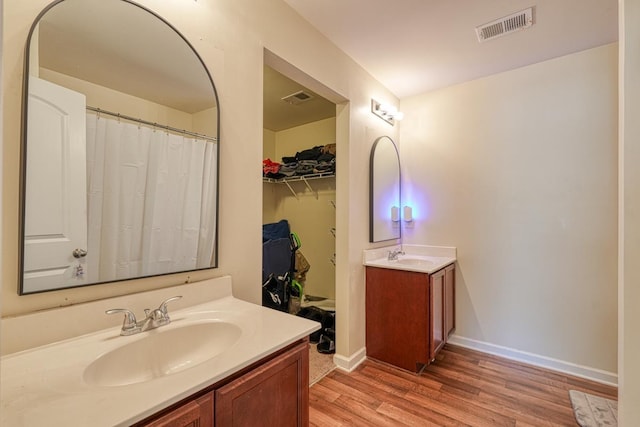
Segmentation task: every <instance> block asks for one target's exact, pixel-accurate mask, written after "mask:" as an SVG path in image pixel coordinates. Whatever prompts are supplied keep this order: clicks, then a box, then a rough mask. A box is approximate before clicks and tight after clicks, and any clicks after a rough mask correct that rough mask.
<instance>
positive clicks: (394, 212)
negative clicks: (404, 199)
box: [391, 206, 400, 222]
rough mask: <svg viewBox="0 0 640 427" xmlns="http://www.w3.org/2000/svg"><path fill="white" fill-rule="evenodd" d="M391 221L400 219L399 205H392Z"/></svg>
mask: <svg viewBox="0 0 640 427" xmlns="http://www.w3.org/2000/svg"><path fill="white" fill-rule="evenodd" d="M391 221H393V222H398V221H400V208H398V207H397V206H391Z"/></svg>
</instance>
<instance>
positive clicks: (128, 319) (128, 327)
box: [105, 295, 182, 335]
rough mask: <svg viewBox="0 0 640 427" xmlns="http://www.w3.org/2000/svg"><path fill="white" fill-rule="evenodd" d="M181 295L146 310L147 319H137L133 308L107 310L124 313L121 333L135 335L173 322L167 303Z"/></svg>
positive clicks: (110, 312) (109, 312) (107, 312)
mask: <svg viewBox="0 0 640 427" xmlns="http://www.w3.org/2000/svg"><path fill="white" fill-rule="evenodd" d="M180 298H182V296H181V295H179V296H175V297H171V298H169V299H167V300H165V301H163V302H162V304H160V306H159V307H158V308H156V309H155V310H149V309H148V308H146V309H145V310H144V314H145V316H146V317H145V319H144V320H141V321H139V322H138V321H137V320H136V315H135V314H133V312H132V311H131V310H127V309H126V308H112V309H111V310H107V311H105V313H106V314H116V313H124V322H123V323H122V329H121V330H120V335H134V334H138V333H140V332H144V331H148V330H151V329H155V328H159V327H160V326H164V325H168V324H169V323H171V318H170V317H169V312H168V311H167V304H168V303H169V302H171V301H175V300H179V299H180Z"/></svg>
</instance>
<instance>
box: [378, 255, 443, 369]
mask: <svg viewBox="0 0 640 427" xmlns="http://www.w3.org/2000/svg"><path fill="white" fill-rule="evenodd" d="M366 286H367V288H366V346H367V356H368V357H371V358H372V359H376V360H380V361H382V362H386V363H389V364H391V365H394V366H397V367H400V368H402V369H406V370H408V371H412V372H420V371H421V370H422V369H423V368H424V367H425V366H426V365H428V364H429V363H431V361H433V360H434V359H435V357H436V355H437V354H438V352H439V351H440V350H441V349H442V347H443V346H444V344H445V343H446V342H447V339H448V338H449V335H450V334H451V332H452V331H453V330H454V327H455V266H454V264H450V265H448V266H446V267H445V268H443V269H441V270H438V271H437V272H435V273H433V274H426V273H417V272H412V271H404V270H392V269H386V268H378V267H366Z"/></svg>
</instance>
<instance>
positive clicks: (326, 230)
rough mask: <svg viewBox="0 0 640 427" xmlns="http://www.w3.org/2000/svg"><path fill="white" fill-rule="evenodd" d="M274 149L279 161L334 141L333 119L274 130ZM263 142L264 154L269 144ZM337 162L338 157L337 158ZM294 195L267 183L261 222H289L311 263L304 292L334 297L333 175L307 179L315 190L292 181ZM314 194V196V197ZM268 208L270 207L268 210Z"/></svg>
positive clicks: (275, 158) (285, 189) (281, 185)
mask: <svg viewBox="0 0 640 427" xmlns="http://www.w3.org/2000/svg"><path fill="white" fill-rule="evenodd" d="M274 136H275V141H274V144H273V145H274V147H275V151H274V153H273V156H272V157H271V159H272V160H274V161H277V162H281V161H282V157H283V156H295V154H296V152H298V151H302V150H304V149H307V148H311V147H314V146H317V145H326V144H331V143H334V142H335V140H336V119H335V118H330V119H325V120H320V121H317V122H313V123H308V124H305V125H302V126H296V127H294V128H291V129H287V130H283V131H279V132H275V135H274ZM269 145H270V144H269V141H267V142H266V143H265V157H266V152H267V150H268V147H269ZM338 161H339V160H338ZM290 185H291V187H292V188H293V189H294V190H295V191H296V194H297V195H298V198H296V197H295V196H294V195H293V194H292V193H291V191H290V190H289V188H288V187H287V186H286V185H283V184H266V185H265V192H264V194H263V197H264V205H267V206H266V209H265V212H264V216H263V217H264V221H265V223H266V222H275V221H279V220H281V219H286V220H287V221H289V225H290V226H291V231H294V232H295V233H297V234H298V236H299V237H300V240H301V243H302V248H301V249H300V250H301V252H302V253H303V254H304V256H305V258H306V259H307V261H308V262H309V264H310V265H311V268H310V269H309V272H308V273H307V280H306V283H305V293H307V294H308V295H316V296H324V297H328V298H335V267H334V265H333V264H332V263H331V261H330V259H331V257H332V256H333V254H334V253H335V244H336V239H335V237H334V236H333V235H332V234H331V232H330V230H331V229H332V228H335V226H336V221H335V218H336V210H335V208H334V206H333V205H332V204H331V202H334V203H335V200H336V181H335V178H323V179H320V180H312V181H309V185H311V188H313V190H314V191H315V192H316V193H314V192H312V191H310V190H309V189H308V188H307V187H306V185H305V184H304V183H303V182H292V183H290ZM316 195H317V198H316ZM270 208H273V210H271V209H270Z"/></svg>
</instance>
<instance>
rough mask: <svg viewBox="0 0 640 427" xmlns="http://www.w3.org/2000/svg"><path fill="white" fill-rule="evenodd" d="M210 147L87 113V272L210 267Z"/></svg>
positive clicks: (112, 274) (91, 275) (109, 276)
mask: <svg viewBox="0 0 640 427" xmlns="http://www.w3.org/2000/svg"><path fill="white" fill-rule="evenodd" d="M216 152H217V150H216V144H215V143H213V142H207V141H204V140H197V139H194V138H191V137H185V136H182V135H175V134H171V133H167V132H165V131H161V130H155V129H153V128H150V127H147V126H144V125H138V124H133V123H129V122H125V121H119V120H114V119H111V118H105V117H104V116H102V117H99V116H97V115H96V114H93V113H88V114H87V187H88V189H87V191H88V194H87V205H88V206H87V209H88V248H87V249H88V255H87V271H86V272H85V274H86V275H87V277H88V279H89V280H90V281H97V282H104V281H112V280H118V279H124V278H130V277H135V276H151V275H156V274H163V273H169V272H176V271H184V270H193V269H197V268H206V267H210V266H211V263H212V258H213V251H214V247H215V237H216V236H215V233H214V227H215V223H216V217H215V216H216V210H215V201H216V193H215V192H216V187H217V185H216V174H215V166H216V164H217V159H216Z"/></svg>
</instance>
